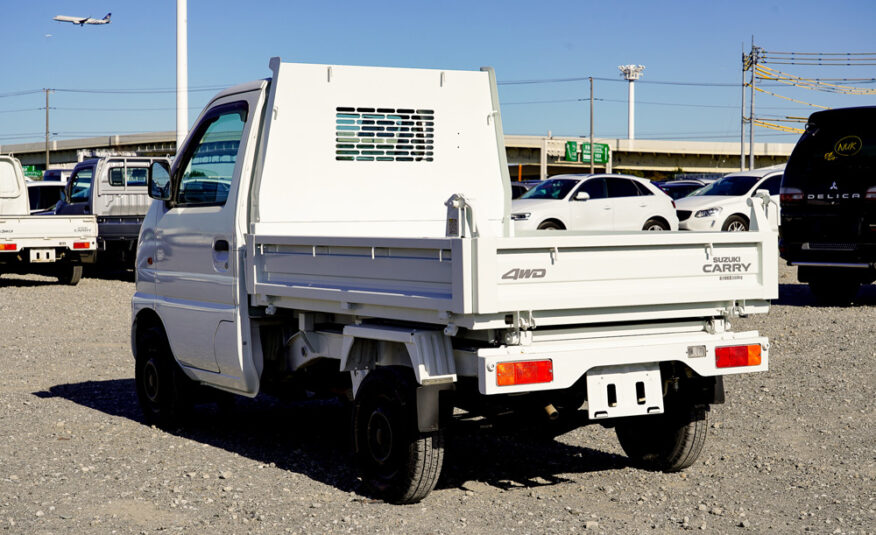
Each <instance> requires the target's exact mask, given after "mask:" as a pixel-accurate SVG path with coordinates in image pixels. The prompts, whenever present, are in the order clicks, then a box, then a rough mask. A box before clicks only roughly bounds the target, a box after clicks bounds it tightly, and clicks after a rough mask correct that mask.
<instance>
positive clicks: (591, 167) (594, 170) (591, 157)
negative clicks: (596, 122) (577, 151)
mask: <svg viewBox="0 0 876 535" xmlns="http://www.w3.org/2000/svg"><path fill="white" fill-rule="evenodd" d="M594 160H595V153H594V151H593V77H592V76H591V77H590V174H591V175H592V174H593V173H595V172H596V167H594Z"/></svg>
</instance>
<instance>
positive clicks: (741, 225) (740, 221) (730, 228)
mask: <svg viewBox="0 0 876 535" xmlns="http://www.w3.org/2000/svg"><path fill="white" fill-rule="evenodd" d="M721 230H723V231H725V232H747V231H748V221H746V220H745V218H744V217H742V216H738V215H731V216H730V217H728V218H727V221H725V222H724V226H723V227H722V228H721Z"/></svg>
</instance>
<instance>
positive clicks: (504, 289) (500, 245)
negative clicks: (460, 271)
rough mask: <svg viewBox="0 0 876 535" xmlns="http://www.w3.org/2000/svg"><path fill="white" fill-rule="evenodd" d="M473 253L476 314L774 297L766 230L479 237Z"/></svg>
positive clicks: (771, 242)
mask: <svg viewBox="0 0 876 535" xmlns="http://www.w3.org/2000/svg"><path fill="white" fill-rule="evenodd" d="M475 257H476V261H475V264H476V265H477V266H478V272H477V273H478V276H479V280H478V284H477V289H476V298H475V303H476V305H475V307H476V310H477V312H479V313H482V314H486V313H491V312H502V311H524V310H529V311H534V310H558V309H567V310H568V309H599V308H607V307H629V306H639V307H641V306H648V305H675V304H678V305H683V304H685V303H706V302H719V301H723V302H727V301H731V302H732V301H742V300H747V299H750V300H766V299H775V298H777V297H778V280H777V269H776V266H777V262H778V244H777V238H776V234H775V233H774V232H770V231H765V232H739V233H730V232H714V233H712V232H690V233H686V232H632V233H599V234H584V233H574V232H552V233H549V234H547V235H544V236H537V237H536V236H518V237H515V238H492V239H488V238H480V239H478V240H476V244H475Z"/></svg>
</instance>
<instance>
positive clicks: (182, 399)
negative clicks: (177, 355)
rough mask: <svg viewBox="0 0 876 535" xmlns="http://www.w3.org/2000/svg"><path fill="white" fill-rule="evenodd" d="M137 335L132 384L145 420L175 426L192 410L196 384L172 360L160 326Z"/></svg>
mask: <svg viewBox="0 0 876 535" xmlns="http://www.w3.org/2000/svg"><path fill="white" fill-rule="evenodd" d="M137 338H138V340H137V345H138V348H137V360H136V361H135V368H134V383H135V386H136V388H137V400H138V401H139V403H140V408H141V409H142V411H143V416H144V417H145V420H146V423H148V424H151V425H156V426H158V427H161V428H164V429H169V428H173V427H176V426H177V425H179V424H180V423H181V422H182V420H183V418H184V416H185V415H186V414H188V413H189V410H190V409H191V406H192V404H193V402H192V397H193V396H192V393H193V391H194V389H195V387H196V384H195V383H194V381H192V380H191V379H189V378H188V377H186V376H185V374H184V373H183V372H182V370H181V369H180V368H179V365H178V364H177V363H176V361H174V359H173V354H172V353H171V351H170V344H169V343H168V342H167V337H166V336H165V334H164V331H163V330H162V329H160V328H158V327H152V328H149V329H146V330H145V331H144V332H142V333H138V336H137Z"/></svg>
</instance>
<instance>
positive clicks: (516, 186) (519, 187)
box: [511, 180, 541, 199]
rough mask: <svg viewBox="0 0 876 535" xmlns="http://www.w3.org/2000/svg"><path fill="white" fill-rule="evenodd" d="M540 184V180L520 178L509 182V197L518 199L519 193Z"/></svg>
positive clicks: (521, 193)
mask: <svg viewBox="0 0 876 535" xmlns="http://www.w3.org/2000/svg"><path fill="white" fill-rule="evenodd" d="M539 184H541V180H521V181H514V182H511V198H512V199H518V198H520V196H521V195H523V194H524V193H526V192H527V191H529V190H531V189H532V188H534V187H535V186H537V185H539Z"/></svg>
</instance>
